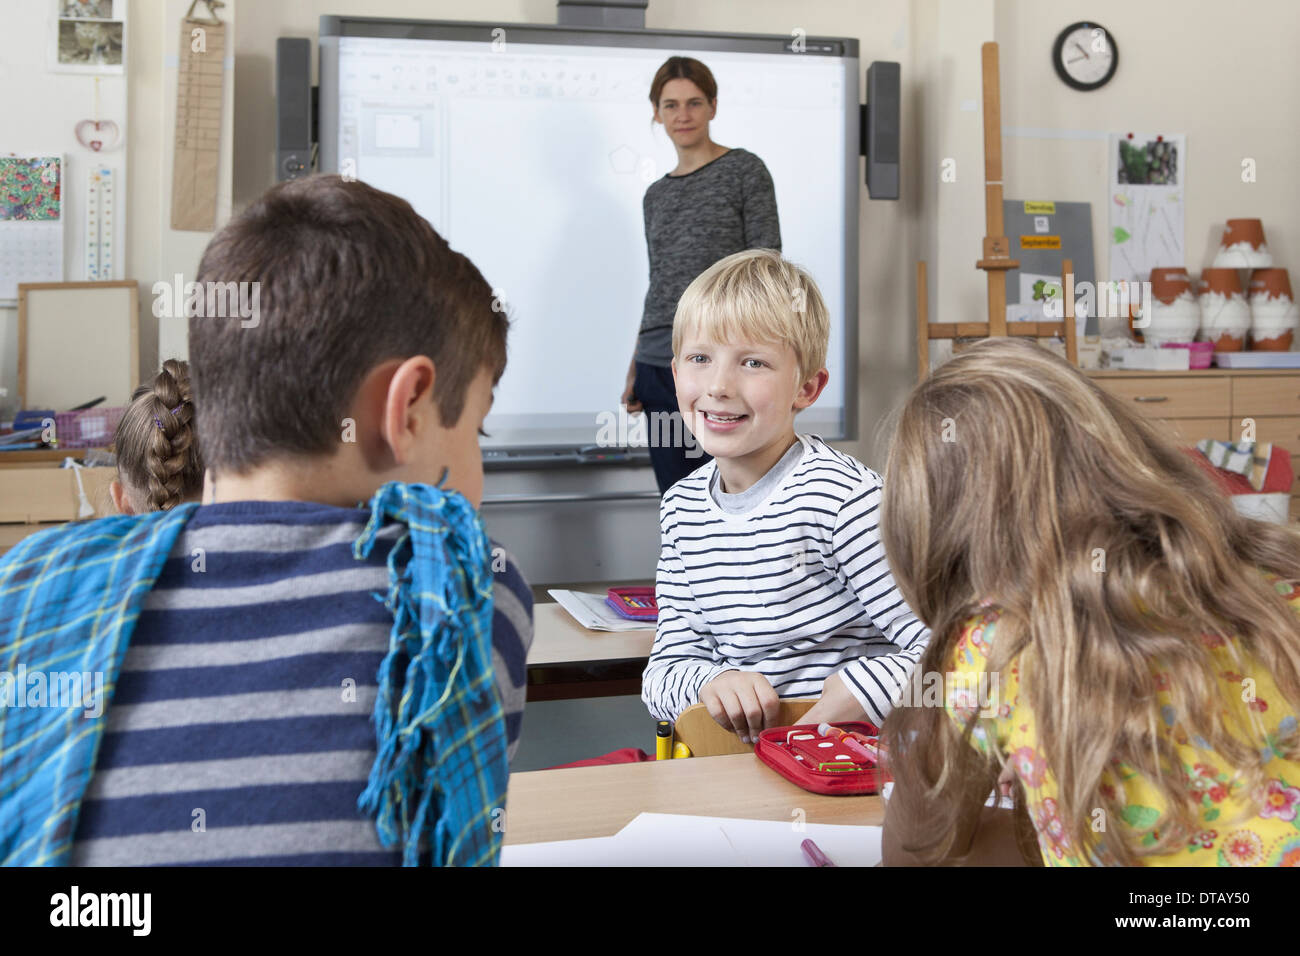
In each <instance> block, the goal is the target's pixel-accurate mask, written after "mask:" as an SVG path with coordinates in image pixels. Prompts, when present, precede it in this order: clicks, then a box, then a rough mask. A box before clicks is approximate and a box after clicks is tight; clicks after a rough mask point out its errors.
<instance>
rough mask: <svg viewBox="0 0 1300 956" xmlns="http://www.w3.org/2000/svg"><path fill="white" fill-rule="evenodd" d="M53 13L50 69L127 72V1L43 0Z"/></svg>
mask: <svg viewBox="0 0 1300 956" xmlns="http://www.w3.org/2000/svg"><path fill="white" fill-rule="evenodd" d="M45 2H46V3H48V4H50V7H51V13H52V14H53V16H52V18H51V22H52V24H53V26H52V28H51V30H50V69H51V70H53V71H55V72H57V73H117V74H123V73H125V72H126V6H127V0H45Z"/></svg>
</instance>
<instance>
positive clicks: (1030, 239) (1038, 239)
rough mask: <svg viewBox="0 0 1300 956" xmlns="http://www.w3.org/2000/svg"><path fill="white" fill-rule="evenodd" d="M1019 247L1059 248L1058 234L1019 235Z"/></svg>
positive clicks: (1059, 239) (1059, 238)
mask: <svg viewBox="0 0 1300 956" xmlns="http://www.w3.org/2000/svg"><path fill="white" fill-rule="evenodd" d="M1020 248H1021V249H1059V248H1061V237H1060V236H1021V237H1020Z"/></svg>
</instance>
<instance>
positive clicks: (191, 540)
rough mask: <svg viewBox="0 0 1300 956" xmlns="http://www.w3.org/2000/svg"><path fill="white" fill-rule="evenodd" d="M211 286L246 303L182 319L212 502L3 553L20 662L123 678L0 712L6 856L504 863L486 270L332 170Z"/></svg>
mask: <svg viewBox="0 0 1300 956" xmlns="http://www.w3.org/2000/svg"><path fill="white" fill-rule="evenodd" d="M198 283H199V286H200V287H201V288H203V287H207V288H211V287H213V286H214V285H220V286H224V287H225V288H227V289H229V288H234V287H235V286H237V285H238V284H241V283H250V284H256V285H255V286H254V288H255V289H257V290H258V291H259V293H260V294H259V295H257V296H254V297H253V300H252V301H255V302H258V303H259V309H260V314H259V315H258V316H256V317H255V321H253V322H251V323H250V322H246V321H241V319H240V318H239V317H238V316H236V317H234V318H218V317H211V316H210V315H209V316H208V317H198V316H192V317H191V318H190V349H191V367H192V373H193V380H194V392H195V406H196V408H197V413H198V426H199V435H200V440H201V442H202V445H203V449H204V458H205V461H206V464H207V466H208V468H209V470H210V471H209V479H210V480H209V487H208V489H207V493H206V496H205V504H204V506H203V507H198V506H196V505H193V504H185V505H180V506H178V507H176V508H173V509H171V510H169V511H165V512H157V513H153V514H149V515H144V516H139V517H128V516H119V517H115V518H106V519H102V520H101V521H97V522H90V523H87V524H85V525H82V526H80V527H73V526H69V527H68V528H63V529H57V530H55V531H51V532H46V533H44V534H41V535H36V536H34V537H32V538H29V539H28V540H27V541H25V542H24V543H23V544H22V545H20V546H19V547H18V548H15V549H14V550H13V551H11V552H10V553H9V554H8V555H7V556H6V557H5V559H4V560H3V562H0V632H3V633H6V635H12V636H15V637H16V644H15V646H17V647H19V648H22V650H21V651H19V652H18V654H17V657H18V658H19V659H21V661H22V662H23V664H24V665H25V667H26V668H27V669H28V670H29V671H30V670H39V669H40V668H42V667H44V666H47V665H49V664H52V663H54V662H55V661H62V662H64V663H62V664H61V665H60V666H61V667H63V668H67V667H76V668H77V669H78V670H81V671H85V672H87V673H90V672H97V673H98V672H102V673H103V674H104V675H105V678H106V679H105V681H104V684H105V686H107V687H109V688H110V693H111V694H112V706H111V707H110V708H108V710H107V712H106V713H104V712H103V711H102V707H101V708H100V709H101V715H100V716H99V717H97V718H90V717H89V714H88V713H87V714H85V715H83V713H82V712H81V711H80V710H76V709H70V708H68V707H66V706H64V707H55V706H51V707H47V708H46V709H45V710H44V711H42V712H40V714H39V715H38V716H31V715H33V714H37V712H36V711H15V712H13V713H15V714H18V715H19V716H20V718H21V719H15V718H14V717H13V716H12V714H11V716H10V719H9V720H8V721H7V722H6V723H4V724H0V748H8V747H10V746H11V745H12V746H13V749H12V750H11V751H10V752H11V753H12V755H13V756H12V762H10V763H9V765H8V766H7V767H6V774H5V782H4V783H3V784H0V859H3V860H4V861H5V862H7V863H24V862H72V863H77V864H178V863H216V862H221V863H235V864H278V863H299V864H314V865H321V864H338V863H345V864H381V865H382V864H393V863H398V862H402V863H406V864H408V865H409V864H414V863H416V862H433V863H436V864H443V863H450V864H462V865H467V864H475V863H484V864H492V863H495V862H496V860H497V857H498V855H499V850H500V842H501V830H502V827H501V825H500V823H501V814H502V813H503V812H504V801H505V784H506V776H507V772H508V766H507V760H508V750H509V749H512V748H513V746H514V744H515V742H516V741H517V740H518V736H519V727H520V723H521V717H522V709H523V697H524V661H525V657H526V654H527V649H528V644H529V642H530V641H531V611H532V600H531V595H530V592H529V589H528V587H527V585H526V584H525V582H524V581H523V578H522V576H521V575H520V574H519V572H518V570H517V569H516V568H514V566H513V563H512V562H511V561H510V560H509V558H508V557H507V556H506V555H505V554H504V552H502V551H501V550H500V549H493V548H491V546H490V543H489V541H488V539H487V536H486V534H485V532H484V530H483V526H482V523H481V520H480V519H479V517H478V514H477V512H476V510H475V509H476V508H477V506H478V504H479V502H480V498H481V496H482V484H483V472H482V461H481V457H480V453H479V449H478V439H477V435H478V433H479V430H480V426H481V424H482V421H483V418H484V417H485V416H486V414H487V412H488V408H489V406H490V405H491V401H492V389H493V386H494V384H495V383H496V381H497V380H498V379H499V378H500V376H501V373H502V371H503V369H504V367H505V362H506V331H507V330H506V325H507V322H506V319H505V317H504V316H503V315H501V314H500V313H498V312H493V311H492V308H491V303H492V292H491V288H490V286H489V285H488V283H487V282H486V281H485V280H484V279H483V277H482V275H480V274H479V272H478V270H477V269H476V268H475V267H474V265H473V263H471V262H470V261H469V260H468V259H467V258H465V257H464V256H463V255H460V254H459V253H456V252H454V251H452V249H451V248H450V247H449V246H448V245H447V243H446V241H445V240H443V239H442V237H440V236H439V235H438V234H437V233H436V232H435V231H434V230H433V228H432V227H431V226H430V225H429V224H428V223H427V222H426V221H425V220H423V219H422V218H420V217H419V216H418V215H417V214H416V213H415V211H414V210H413V209H412V208H411V207H410V205H409V204H408V203H406V202H405V201H404V200H402V199H399V198H397V197H396V196H392V195H389V194H386V193H382V192H380V191H378V190H375V189H373V188H371V187H369V186H367V185H365V184H364V183H360V182H346V181H344V180H342V179H340V178H339V177H337V176H317V177H312V178H309V179H305V180H299V181H296V182H288V183H283V184H280V185H278V186H276V187H274V188H272V189H271V190H269V191H268V192H267V193H266V194H265V195H264V196H263V197H262V198H261V199H259V200H258V201H256V202H255V203H253V204H252V205H251V206H250V207H249V208H248V209H247V210H245V211H244V212H243V213H242V214H241V215H239V216H238V217H236V218H235V219H234V220H233V221H232V222H231V223H230V224H229V225H227V226H226V227H225V228H224V229H223V230H222V231H221V232H220V233H219V234H218V235H217V236H216V237H215V238H214V239H213V240H212V242H211V243H210V244H209V245H208V248H207V250H206V252H205V253H204V255H203V259H202V262H201V263H200V267H199V275H198ZM232 284H234V285H232ZM358 502H362V503H363V504H362V506H361V507H358ZM103 558H108V559H110V560H101V559H103ZM69 572H70V573H69ZM494 572H495V573H494ZM30 607H37V608H40V611H39V612H37V613H29V612H28V610H27V609H28V608H30ZM88 621H93V622H95V623H86V622H88ZM100 703H101V704H102V703H103V702H102V701H101V702H100ZM88 719H89V720H90V721H91V723H89V724H87V723H86V721H87V720H88ZM42 740H44V741H49V742H50V744H49V745H45V744H42V743H41V742H40V741H42ZM11 771H14V772H11ZM16 781H22V782H21V783H17V784H16V783H15V782H16Z"/></svg>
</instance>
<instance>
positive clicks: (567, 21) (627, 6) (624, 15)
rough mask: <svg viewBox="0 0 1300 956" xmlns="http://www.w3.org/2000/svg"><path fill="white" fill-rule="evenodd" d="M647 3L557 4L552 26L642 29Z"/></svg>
mask: <svg viewBox="0 0 1300 956" xmlns="http://www.w3.org/2000/svg"><path fill="white" fill-rule="evenodd" d="M649 3H650V0H557V2H556V4H555V22H556V24H557V25H559V26H562V27H620V28H622V29H627V30H644V29H645V8H646V6H647V5H648V4H649Z"/></svg>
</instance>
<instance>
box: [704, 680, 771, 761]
mask: <svg viewBox="0 0 1300 956" xmlns="http://www.w3.org/2000/svg"><path fill="white" fill-rule="evenodd" d="M700 703H702V704H703V705H704V706H705V707H707V708H708V709H709V716H711V717H712V718H713V719H714V720H716V721H717V722H718V724H719V725H720V726H721V727H723V728H724V729H725V730H730V731H732V732H733V733H737V734H739V735H740V739H741V742H742V743H747V744H748V743H754V742H755V741H757V740H758V735H759V732H760V731H762V730H763V729H764V728H765V727H775V726H776V722H777V720H778V719H779V718H780V716H781V698H780V697H778V696H777V693H776V690H775V688H773V687H772V684H771V683H770V682H769V681H768V679H767V678H766V677H764V676H763V675H762V674H754V673H750V672H749V671H724V672H723V673H721V674H719V675H718V676H717V677H715V678H713V680H711V681H709V682H708V683H707V684H705V685H704V686H703V687H701V688H700Z"/></svg>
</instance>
